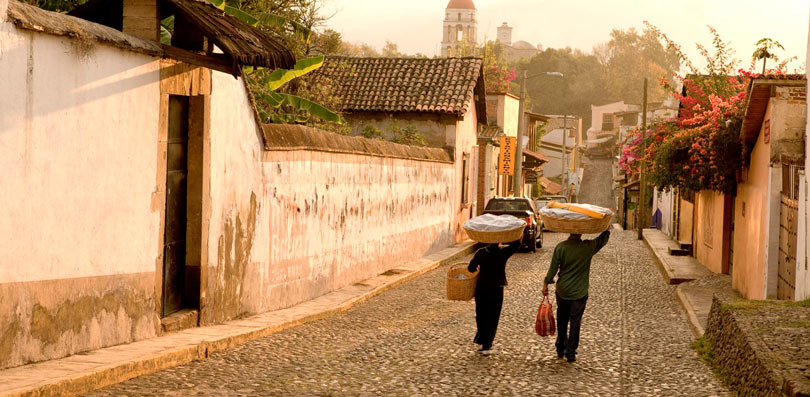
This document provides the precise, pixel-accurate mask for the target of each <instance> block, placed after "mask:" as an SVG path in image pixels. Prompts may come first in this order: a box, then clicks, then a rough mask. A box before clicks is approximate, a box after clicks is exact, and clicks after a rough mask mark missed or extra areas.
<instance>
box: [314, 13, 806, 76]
mask: <svg viewBox="0 0 810 397" xmlns="http://www.w3.org/2000/svg"><path fill="white" fill-rule="evenodd" d="M474 1H475V4H476V6H477V8H478V23H479V28H478V29H479V30H478V36H479V40H483V39H484V38H487V39H494V38H495V37H496V30H495V29H496V27H498V26H500V25H501V23H503V22H508V23H509V25H510V26H512V27H513V28H514V30H513V32H512V40H513V41H517V40H525V41H528V42H530V43H532V44H535V45H536V44H538V43H540V44H542V45H543V47H544V48H548V47H553V48H561V47H567V46H570V47H573V48H579V49H582V50H584V51H586V52H591V50H592V48H593V46H594V45H595V44H597V43H600V42H605V41H607V40H608V39H609V35H610V31H611V29H613V28H619V29H627V28H630V27H635V28H636V29H639V30H640V29H643V28H644V25H643V23H642V22H643V21H644V20H648V21H650V22H651V23H653V24H654V25H656V26H658V27H659V28H660V29H661V30H662V31H664V32H665V33H666V34H667V35H669V37H670V38H672V39H673V40H675V41H676V42H678V44H680V45H681V46H682V47H683V48H684V49H685V50H686V51H687V54H689V55H690V57H691V58H692V59H693V60H695V61H697V60H698V58H699V56H698V54H697V52H696V50H695V49H694V48H695V46H694V43H696V42H699V43H703V44H706V45H709V44H711V35H710V33H709V30H708V29H707V28H706V25H712V26H714V27H715V28H716V29H717V30H718V31H719V32H720V34H721V36H722V37H723V38H724V39H725V40H726V41H729V42H731V44H732V47H733V48H734V49H735V50H736V52H737V57H738V58H740V59H742V60H743V61H744V62H745V66H747V64H748V62H749V61H750V58H751V53H752V52H753V51H754V48H755V43H756V41H757V40H759V39H760V38H762V37H770V38H772V39H774V40H777V41H779V42H780V43H781V44H782V45H783V46H784V47H785V51H784V52H783V53H782V54H781V55H783V56H782V57H783V58H784V57H786V56H797V57H798V58H799V62H798V63H794V66H799V65H804V63H805V57H806V51H807V36H808V29H807V27H808V19H810V0H764V1H763V0H756V1H755V0H705V1H704V0H670V1H660V0H474ZM447 3H448V0H326V9H325V11H326V12H327V13H336V14H335V16H334V17H333V18H332V19H331V20H329V21H328V22H327V26H328V27H331V28H333V29H335V30H337V31H339V32H341V33H342V34H343V37H344V40H347V41H350V42H357V41H362V42H366V43H369V44H371V45H373V46H374V47H376V48H378V49H379V48H380V47H382V46H383V44H385V41H386V40H391V41H393V42H395V43H397V44H398V45H399V49H400V51H401V52H405V53H408V54H413V53H417V52H421V53H423V54H426V55H434V54H436V53H438V52H439V43H440V42H441V37H442V21H443V19H444V9H445V7H446V6H447Z"/></svg>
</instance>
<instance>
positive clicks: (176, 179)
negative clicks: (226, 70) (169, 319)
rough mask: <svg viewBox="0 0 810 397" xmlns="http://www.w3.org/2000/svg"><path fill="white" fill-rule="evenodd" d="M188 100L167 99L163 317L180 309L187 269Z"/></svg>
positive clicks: (180, 97)
mask: <svg viewBox="0 0 810 397" xmlns="http://www.w3.org/2000/svg"><path fill="white" fill-rule="evenodd" d="M188 109H189V100H188V97H185V96H175V95H171V96H169V133H168V147H167V152H166V153H167V155H166V222H165V229H164V231H163V242H164V246H163V305H162V307H163V313H162V314H163V316H164V317H165V316H168V315H170V314H172V313H175V312H177V311H179V310H180V309H182V307H183V290H184V281H185V267H186V224H187V216H186V208H187V207H186V202H187V179H188V127H189V112H188Z"/></svg>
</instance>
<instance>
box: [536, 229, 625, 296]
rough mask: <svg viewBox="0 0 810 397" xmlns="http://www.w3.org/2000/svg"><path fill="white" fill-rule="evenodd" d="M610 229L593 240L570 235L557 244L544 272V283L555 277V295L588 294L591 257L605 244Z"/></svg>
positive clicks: (549, 282) (551, 280) (550, 282)
mask: <svg viewBox="0 0 810 397" xmlns="http://www.w3.org/2000/svg"><path fill="white" fill-rule="evenodd" d="M609 238H610V231H608V230H605V231H604V232H602V234H600V235H599V237H597V238H596V239H594V240H582V238H581V237H580V236H577V235H571V236H570V237H568V239H567V240H565V241H563V242H561V243H559V244H557V246H556V247H555V248H554V255H553V256H552V257H551V266H550V267H549V268H548V273H547V274H546V280H545V281H546V284H552V283H554V276H556V275H557V271H558V270H559V272H560V275H559V277H558V278H557V295H559V296H560V298H562V299H565V300H577V299H581V298H583V297H585V296H587V295H588V279H589V278H590V274H591V258H593V256H594V255H596V253H597V252H599V250H600V249H602V247H604V246H605V244H607V242H608V239H609Z"/></svg>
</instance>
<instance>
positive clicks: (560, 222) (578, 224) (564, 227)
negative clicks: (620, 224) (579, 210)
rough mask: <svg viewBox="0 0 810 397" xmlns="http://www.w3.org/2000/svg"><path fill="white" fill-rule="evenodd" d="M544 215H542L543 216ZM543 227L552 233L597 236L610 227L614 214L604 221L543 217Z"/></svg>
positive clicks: (607, 216) (606, 217)
mask: <svg viewBox="0 0 810 397" xmlns="http://www.w3.org/2000/svg"><path fill="white" fill-rule="evenodd" d="M541 215H542V214H541ZM542 217H543V226H544V227H545V228H546V229H548V230H551V231H552V232H560V233H569V234H597V233H602V232H604V231H605V230H607V228H608V227H610V222H611V221H612V220H613V212H611V213H610V215H605V217H604V218H602V219H563V218H554V217H551V216H546V215H542Z"/></svg>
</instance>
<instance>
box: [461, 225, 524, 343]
mask: <svg viewBox="0 0 810 397" xmlns="http://www.w3.org/2000/svg"><path fill="white" fill-rule="evenodd" d="M519 248H520V240H516V241H513V242H511V243H509V244H508V245H507V246H505V247H501V246H500V245H499V244H489V245H487V246H486V247H484V248H481V249H479V250H478V251H476V252H475V255H473V258H472V260H471V261H470V264H469V265H468V266H467V270H469V271H470V272H475V271H476V270H477V269H480V270H479V273H478V281H477V283H476V285H475V323H476V325H477V328H478V330H477V332H476V333H475V338H474V339H473V342H475V343H477V344H479V345H481V349H480V350H478V352H479V353H481V354H483V355H488V354H490V353H491V349H492V341H493V340H494V339H495V331H497V329H498V321H499V320H500V318H501V308H502V307H503V287H505V286H506V284H507V283H506V261H507V260H509V257H511V256H512V255H513V254H514V253H515V252H517V250H518V249H519Z"/></svg>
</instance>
